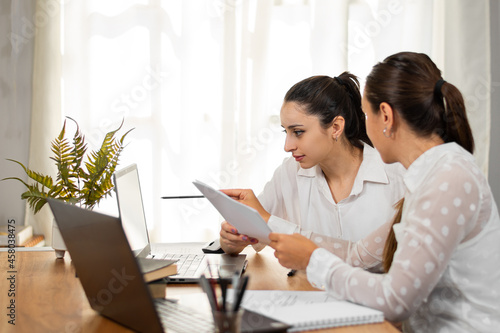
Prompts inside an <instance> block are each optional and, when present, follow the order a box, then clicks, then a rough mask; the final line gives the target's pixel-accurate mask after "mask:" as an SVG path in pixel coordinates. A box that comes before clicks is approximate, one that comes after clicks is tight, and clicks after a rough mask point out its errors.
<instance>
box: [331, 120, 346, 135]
mask: <svg viewBox="0 0 500 333" xmlns="http://www.w3.org/2000/svg"><path fill="white" fill-rule="evenodd" d="M344 126H345V119H344V117H342V116H337V117H335V118H334V119H333V121H332V126H331V128H332V137H333V139H334V140H335V141H337V140H338V139H339V138H340V136H341V135H342V133H343V132H344Z"/></svg>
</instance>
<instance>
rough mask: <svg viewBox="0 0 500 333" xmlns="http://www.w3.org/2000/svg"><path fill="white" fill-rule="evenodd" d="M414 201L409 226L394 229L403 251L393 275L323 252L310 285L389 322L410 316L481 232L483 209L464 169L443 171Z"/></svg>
mask: <svg viewBox="0 0 500 333" xmlns="http://www.w3.org/2000/svg"><path fill="white" fill-rule="evenodd" d="M409 196H411V198H410V199H409V198H407V199H409V200H407V201H406V202H405V205H404V208H403V221H402V222H401V223H400V224H396V225H394V226H393V228H394V231H395V233H396V237H397V239H398V247H397V250H396V252H395V254H394V258H393V262H392V266H391V268H390V270H389V272H387V273H386V274H373V273H370V272H368V271H365V270H361V269H360V268H358V267H352V266H351V265H349V264H348V263H346V261H344V260H342V259H341V258H339V257H338V256H336V255H334V254H332V253H331V252H328V251H327V250H326V249H322V248H320V249H316V250H315V251H314V252H313V254H312V256H311V258H310V260H309V265H308V267H307V277H308V279H309V281H310V282H311V283H312V284H313V285H314V286H317V287H319V288H323V289H326V290H327V291H328V292H329V293H331V294H333V295H334V296H335V297H337V298H341V299H346V300H349V301H351V302H355V303H359V304H363V305H366V306H369V307H372V308H376V309H379V310H381V311H383V312H384V315H385V317H386V318H387V319H389V320H394V321H401V320H404V319H406V318H407V317H409V315H410V314H411V313H412V312H413V311H414V310H415V309H416V308H417V307H418V306H419V305H420V304H421V302H422V301H423V300H425V299H426V298H427V296H428V295H429V294H430V292H431V291H432V290H433V289H434V287H435V286H436V284H437V282H438V281H439V279H440V277H441V276H442V274H443V272H444V270H445V269H446V267H447V265H448V262H449V260H450V258H451V256H452V254H453V251H454V250H455V249H456V247H457V246H458V244H459V243H460V242H462V241H463V240H464V239H470V235H468V234H469V233H470V232H471V230H476V231H477V230H478V229H477V228H476V226H477V224H478V223H477V220H478V219H477V212H478V211H479V210H480V205H481V201H480V186H479V184H477V183H476V181H475V179H474V177H473V176H472V175H471V174H470V172H468V171H467V170H465V168H464V167H461V166H459V165H454V166H453V167H451V166H450V165H448V167H447V168H442V169H441V172H438V173H436V174H435V175H434V176H433V179H430V180H426V181H425V185H422V186H421V188H419V191H418V194H417V193H415V194H411V195H409ZM403 222H404V223H403ZM367 239H368V240H370V241H369V242H368V243H367V244H366V247H367V249H371V248H372V247H374V248H377V247H379V246H378V245H377V244H376V243H374V242H372V241H371V240H375V239H374V238H373V237H372V235H370V236H369V237H368V238H367ZM375 252H376V251H375Z"/></svg>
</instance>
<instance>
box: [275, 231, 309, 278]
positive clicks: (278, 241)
mask: <svg viewBox="0 0 500 333" xmlns="http://www.w3.org/2000/svg"><path fill="white" fill-rule="evenodd" d="M269 239H270V240H271V243H270V244H269V246H271V247H272V248H273V249H274V250H275V251H274V256H275V257H276V258H278V261H279V263H280V264H281V265H282V266H284V267H287V268H291V269H297V270H305V269H306V268H307V265H308V264H309V259H310V258H311V255H312V253H313V251H314V250H316V249H317V248H318V245H316V244H315V243H314V242H313V241H311V240H310V239H308V238H306V237H304V236H302V235H300V234H293V235H286V234H278V233H274V232H272V233H270V234H269Z"/></svg>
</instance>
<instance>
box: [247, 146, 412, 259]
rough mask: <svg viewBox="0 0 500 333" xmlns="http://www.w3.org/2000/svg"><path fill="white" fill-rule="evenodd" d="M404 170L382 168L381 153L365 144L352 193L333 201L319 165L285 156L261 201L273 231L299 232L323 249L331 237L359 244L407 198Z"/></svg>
mask: <svg viewBox="0 0 500 333" xmlns="http://www.w3.org/2000/svg"><path fill="white" fill-rule="evenodd" d="M404 171H405V170H404V168H403V166H402V165H401V164H399V163H398V164H393V165H387V164H384V163H383V161H382V159H381V157H380V155H379V153H378V152H377V151H376V150H375V149H374V148H372V147H370V146H369V145H367V144H365V145H364V149H363V161H362V163H361V165H360V167H359V170H358V173H357V175H356V178H355V180H354V185H353V188H352V190H351V193H350V195H349V196H348V197H347V198H345V199H343V200H342V201H340V202H338V203H335V201H334V200H333V197H332V194H331V192H330V188H329V187H328V183H327V181H326V179H325V176H324V174H323V172H322V170H321V168H320V167H319V166H315V167H313V168H310V169H302V168H301V167H300V165H299V163H297V162H296V161H295V160H294V159H293V158H287V159H285V160H284V162H283V164H282V165H281V166H280V167H278V168H277V169H276V171H275V173H274V175H273V178H272V179H271V180H270V181H269V182H268V183H267V184H266V185H265V187H264V190H263V192H262V193H261V194H260V195H259V201H260V203H261V204H262V206H263V207H264V208H265V209H266V210H267V211H268V212H269V213H270V214H271V215H272V216H271V218H270V219H269V222H268V224H269V226H270V228H271V229H272V230H273V231H274V232H280V233H288V234H291V233H296V232H300V233H302V234H303V235H305V236H307V237H309V238H311V239H312V240H313V241H315V242H316V243H317V244H318V245H320V246H324V247H328V245H327V244H326V243H328V242H330V245H331V246H333V245H332V243H331V240H332V239H345V240H349V241H357V240H359V239H361V238H363V237H365V236H367V235H368V234H370V232H372V231H373V230H375V229H377V228H378V227H379V226H380V225H381V224H383V223H385V222H386V221H388V220H392V217H393V216H394V213H395V210H394V207H393V206H394V204H395V203H396V202H397V201H398V200H399V199H401V198H402V197H403V194H404V185H403V181H402V174H403V173H404ZM258 248H259V246H256V249H258Z"/></svg>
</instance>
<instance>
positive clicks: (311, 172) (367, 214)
mask: <svg viewBox="0 0 500 333" xmlns="http://www.w3.org/2000/svg"><path fill="white" fill-rule="evenodd" d="M280 118H281V125H282V127H283V131H284V132H285V135H286V139H285V151H287V152H289V153H291V154H292V157H290V158H287V159H285V160H284V162H283V164H282V165H281V166H280V167H278V168H277V170H276V171H275V173H274V176H273V178H272V179H271V180H270V181H269V182H268V183H267V184H266V186H265V187H264V190H263V192H262V193H261V195H260V196H259V198H258V199H257V198H256V197H255V195H254V193H253V192H252V190H241V189H233V190H223V191H224V192H225V193H226V194H228V195H230V196H231V197H233V198H234V199H236V200H238V201H240V202H242V203H244V204H247V205H249V206H251V207H253V208H255V209H257V211H259V212H260V213H261V215H262V217H263V218H264V220H266V221H267V222H268V224H269V226H270V227H271V229H272V230H273V231H275V232H281V233H289V234H291V233H301V234H303V235H305V236H307V237H308V238H310V239H313V240H314V241H315V242H316V244H318V245H320V246H322V247H325V248H327V249H330V250H338V251H340V250H341V251H342V252H348V251H350V252H352V253H360V252H362V253H363V256H361V259H360V260H361V261H363V260H365V261H364V264H365V265H366V266H367V267H370V268H371V263H372V262H375V263H376V264H378V263H379V262H380V259H381V256H382V253H373V254H368V252H363V251H361V250H362V248H361V247H360V248H357V249H354V251H351V250H350V249H349V242H351V241H352V242H355V241H357V240H359V239H361V238H363V237H365V236H367V235H368V234H369V233H370V232H371V231H373V230H375V229H377V228H378V227H380V225H381V224H384V223H385V222H386V221H388V220H390V219H391V218H392V216H393V215H394V213H395V210H394V204H395V203H396V202H397V201H398V200H399V199H400V198H401V197H402V196H403V184H402V178H401V175H402V172H403V171H404V168H403V167H402V166H401V165H400V164H399V163H398V164H394V165H386V164H384V163H383V162H382V159H381V158H380V155H379V154H378V153H377V151H376V150H375V149H374V148H373V147H372V145H371V142H370V139H369V138H368V136H367V135H366V127H365V115H364V113H363V111H362V110H361V94H360V91H359V83H358V79H357V78H356V76H354V75H352V74H351V73H348V72H344V73H342V74H341V75H339V76H338V77H333V78H332V77H329V76H313V77H310V78H307V79H305V80H303V81H300V82H298V83H296V84H295V85H294V86H293V87H292V88H290V90H289V91H288V92H287V93H286V95H285V98H284V102H283V106H282V108H281V112H280ZM387 233H388V228H387V227H385V234H387ZM220 237H221V238H220V242H221V247H222V249H223V250H224V251H225V252H226V253H238V252H240V251H241V250H242V249H243V248H244V247H245V246H247V245H249V244H252V245H254V248H255V249H256V250H257V251H258V250H259V249H261V248H262V247H263V246H261V244H256V240H255V239H252V238H250V237H248V236H246V235H241V234H239V233H238V230H237V229H236V228H235V227H233V226H232V225H231V224H230V223H227V222H224V223H223V224H222V226H221V232H220ZM373 257H374V258H377V259H378V260H373ZM368 261H369V262H368ZM379 267H380V266H379Z"/></svg>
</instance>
